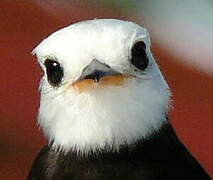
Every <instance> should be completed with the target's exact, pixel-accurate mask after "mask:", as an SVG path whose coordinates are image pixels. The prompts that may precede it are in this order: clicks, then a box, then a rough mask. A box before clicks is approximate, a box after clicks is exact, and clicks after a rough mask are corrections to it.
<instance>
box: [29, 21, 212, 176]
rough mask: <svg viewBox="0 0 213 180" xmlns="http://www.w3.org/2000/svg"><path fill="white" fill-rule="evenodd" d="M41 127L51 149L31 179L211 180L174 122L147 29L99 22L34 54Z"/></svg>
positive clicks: (65, 33) (79, 26)
mask: <svg viewBox="0 0 213 180" xmlns="http://www.w3.org/2000/svg"><path fill="white" fill-rule="evenodd" d="M33 54H35V55H36V57H37V59H38V62H39V64H40V66H41V68H42V69H43V71H44V76H43V77H42V79H41V82H40V93H41V100H40V108H39V115H38V123H39V126H40V127H41V128H42V129H43V131H44V134H45V135H46V137H47V138H48V141H49V144H48V145H47V146H45V147H44V148H43V149H42V150H41V151H40V153H39V154H38V156H37V158H36V159H35V162H34V164H33V167H32V169H31V171H30V173H29V176H28V180H180V179H190V180H191V179H199V180H207V179H208V180H209V179H210V178H209V176H208V175H207V174H206V172H205V171H204V170H203V169H202V167H201V166H200V165H199V164H198V162H197V161H196V160H195V159H194V158H193V157H192V156H191V154H190V153H189V152H188V151H187V150H186V148H185V147H184V145H183V144H182V143H181V142H180V141H179V139H178V138H177V136H176V134H175V132H174V130H173V128H172V126H171V124H170V122H169V121H168V118H167V116H168V111H169V107H170V95H171V93H170V89H169V87H168V85H167V83H166V81H165V80H164V77H163V76H162V74H161V72H160V70H159V68H158V66H157V64H156V62H155V59H154V57H153V56H152V53H151V51H150V38H149V34H148V32H147V30H146V29H144V28H142V27H141V26H139V25H137V24H135V23H132V22H127V21H122V20H115V19H95V20H88V21H82V22H79V23H76V24H72V25H70V26H68V27H65V28H63V29H61V30H59V31H57V32H55V33H53V34H52V35H50V36H49V37H48V38H47V39H45V40H43V41H42V42H41V43H40V44H39V45H38V46H37V47H36V48H35V49H34V50H33Z"/></svg>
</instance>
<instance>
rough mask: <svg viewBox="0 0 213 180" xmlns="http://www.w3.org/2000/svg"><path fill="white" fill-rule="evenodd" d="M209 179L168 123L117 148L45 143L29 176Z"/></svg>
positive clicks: (37, 179) (53, 179)
mask: <svg viewBox="0 0 213 180" xmlns="http://www.w3.org/2000/svg"><path fill="white" fill-rule="evenodd" d="M180 179H190V180H195V179H198V180H210V177H209V176H208V175H207V174H206V172H205V171H204V170H203V168H202V167H201V166H200V165H199V163H198V162H197V161H196V160H195V159H194V158H193V157H192V155H191V154H190V153H189V152H188V151H187V149H186V148H185V147H184V145H183V144H182V143H181V142H180V141H179V139H178V138H177V136H176V134H175V132H174V130H173V128H172V127H171V125H170V124H169V123H167V124H164V125H163V126H162V127H161V129H160V130H159V131H158V132H155V133H153V134H152V135H151V136H150V137H149V138H147V139H146V140H141V141H139V142H137V143H136V144H134V145H132V146H123V147H121V148H120V151H119V152H113V151H106V150H103V151H100V152H96V153H91V154H89V155H88V156H86V155H85V156H82V155H78V154H76V152H69V153H67V154H64V153H62V152H56V151H55V150H53V149H52V148H51V146H45V147H43V149H42V150H41V151H40V153H39V154H38V156H37V158H36V159H35V162H34V164H33V167H32V169H31V171H30V173H29V176H28V180H180Z"/></svg>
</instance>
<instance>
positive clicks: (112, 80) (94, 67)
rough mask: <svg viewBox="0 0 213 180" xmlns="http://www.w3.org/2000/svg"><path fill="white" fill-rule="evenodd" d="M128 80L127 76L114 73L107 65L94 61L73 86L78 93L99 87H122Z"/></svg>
mask: <svg viewBox="0 0 213 180" xmlns="http://www.w3.org/2000/svg"><path fill="white" fill-rule="evenodd" d="M126 78H128V76H127V75H123V74H121V73H119V72H116V71H114V70H113V69H111V68H110V66H108V65H107V64H105V63H101V62H100V61H98V60H93V61H92V62H91V63H90V64H89V65H88V66H86V67H85V68H84V69H83V70H82V73H81V75H80V77H79V78H78V79H77V81H75V82H74V83H73V84H72V85H73V87H74V88H75V89H77V90H78V92H83V91H87V90H90V89H93V88H95V87H99V86H107V85H111V86H121V85H122V84H123V82H124V80H125V79H126Z"/></svg>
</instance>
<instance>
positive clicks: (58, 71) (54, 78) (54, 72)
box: [44, 59, 64, 86]
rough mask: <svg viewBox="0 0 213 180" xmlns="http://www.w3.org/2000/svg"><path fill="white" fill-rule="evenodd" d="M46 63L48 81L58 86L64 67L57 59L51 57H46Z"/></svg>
mask: <svg viewBox="0 0 213 180" xmlns="http://www.w3.org/2000/svg"><path fill="white" fill-rule="evenodd" d="M44 65H45V67H46V72H47V79H48V82H49V83H50V84H51V85H52V86H58V85H59V84H60V83H61V80H62V78H63V75H64V72H63V69H62V67H61V66H60V64H59V63H58V62H57V61H54V60H51V59H46V60H45V62H44Z"/></svg>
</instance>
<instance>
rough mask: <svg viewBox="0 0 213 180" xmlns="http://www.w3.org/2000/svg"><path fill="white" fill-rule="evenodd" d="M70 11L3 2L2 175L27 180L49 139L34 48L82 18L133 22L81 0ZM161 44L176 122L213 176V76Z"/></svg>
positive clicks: (15, 0)
mask: <svg viewBox="0 0 213 180" xmlns="http://www.w3.org/2000/svg"><path fill="white" fill-rule="evenodd" d="M68 9H69V11H70V12H69V13H68V14H69V15H67V14H66V13H67V12H68V11H64V12H63V11H55V13H54V11H53V13H52V14H51V15H50V14H49V13H48V12H46V11H45V10H44V9H41V8H40V7H39V6H38V5H35V4H33V3H32V2H30V1H27V0H19V1H18V0H1V2H0V58H1V59H0V62H1V63H0V65H1V66H0V68H1V69H0V83H1V85H0V124H1V126H0V162H1V163H0V179H7V180H13V179H14V180H21V179H26V176H27V174H28V171H29V169H30V167H31V164H32V161H33V159H34V158H35V156H36V154H37V152H38V151H39V149H40V148H41V146H42V145H43V144H44V143H46V142H45V140H44V137H43V135H42V132H41V131H39V129H38V127H37V125H36V117H37V109H38V105H39V92H38V90H37V89H38V83H39V78H40V76H41V74H42V72H41V71H40V69H39V67H38V65H37V63H36V61H35V58H34V57H32V56H31V54H30V52H31V50H32V49H33V48H34V47H35V46H36V45H37V44H38V43H39V42H40V41H41V40H42V39H43V38H45V37H46V36H47V35H49V34H51V33H52V32H54V31H56V30H57V29H60V28H62V27H64V26H66V25H68V24H71V23H74V22H76V21H79V20H84V19H91V18H121V19H129V20H131V18H128V17H125V16H123V15H121V14H119V13H118V11H116V10H115V9H111V10H108V9H107V10H106V9H104V8H103V7H99V8H94V6H93V5H91V4H90V5H89V4H84V6H82V5H81V6H80V5H79V4H77V3H76V4H73V5H72V6H70V7H69V8H68ZM57 13H58V14H57ZM56 17H57V18H56ZM158 44H159V43H157V42H155V40H153V48H152V49H153V52H154V55H155V57H157V59H159V64H160V67H161V69H162V71H163V73H164V74H165V76H166V79H167V81H168V82H169V85H170V87H171V89H172V92H173V104H174V109H173V110H172V111H171V114H170V117H171V121H172V123H173V126H174V127H175V129H176V132H177V134H178V136H179V137H180V138H181V140H182V141H183V143H184V144H185V145H186V146H187V147H188V149H189V150H190V151H191V152H192V154H193V155H194V156H195V157H196V158H197V160H198V161H199V162H200V163H201V164H202V166H203V167H204V168H205V169H206V170H207V171H208V173H209V174H210V175H211V176H212V177H213V141H212V140H213V126H212V117H213V111H212V107H213V93H212V92H213V76H209V75H207V74H204V73H201V72H198V71H196V70H194V69H192V68H191V67H189V66H187V65H185V64H181V63H180V61H178V59H176V58H175V57H173V56H172V55H171V54H170V52H166V51H165V49H161V48H160V46H159V45H158Z"/></svg>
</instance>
